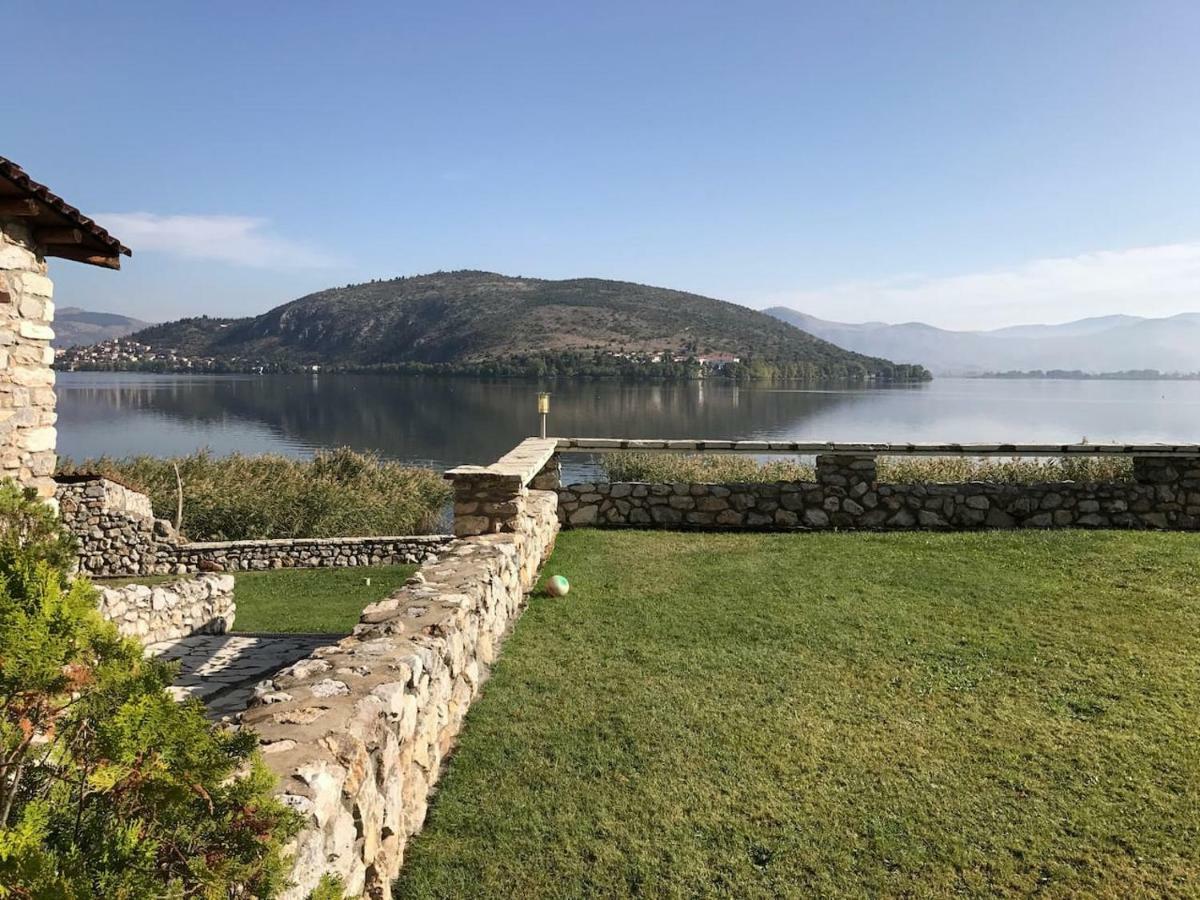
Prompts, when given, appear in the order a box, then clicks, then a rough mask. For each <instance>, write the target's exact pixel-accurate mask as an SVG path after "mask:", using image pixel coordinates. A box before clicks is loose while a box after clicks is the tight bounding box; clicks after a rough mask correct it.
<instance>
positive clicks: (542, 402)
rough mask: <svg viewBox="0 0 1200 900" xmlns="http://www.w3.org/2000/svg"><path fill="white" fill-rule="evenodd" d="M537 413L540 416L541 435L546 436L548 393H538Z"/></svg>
mask: <svg viewBox="0 0 1200 900" xmlns="http://www.w3.org/2000/svg"><path fill="white" fill-rule="evenodd" d="M538 415H539V416H541V417H542V437H545V436H546V416H548V415H550V395H549V394H547V393H545V392H542V393H540V394H538Z"/></svg>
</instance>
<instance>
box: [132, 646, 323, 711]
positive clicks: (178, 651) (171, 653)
mask: <svg viewBox="0 0 1200 900" xmlns="http://www.w3.org/2000/svg"><path fill="white" fill-rule="evenodd" d="M341 637H343V635H340V634H196V635H192V636H191V637H186V638H181V639H180V640H176V641H162V642H160V643H157V644H150V645H148V646H147V647H146V652H147V653H150V654H152V655H154V656H158V657H160V658H162V659H170V660H176V659H177V660H179V661H180V670H179V674H178V675H177V676H176V678H175V684H174V685H173V686H172V687H171V692H172V694H174V695H175V696H176V697H177V698H178V699H183V698H184V697H186V696H188V695H189V694H190V695H192V696H195V697H199V698H200V699H201V700H203V701H204V705H205V706H207V707H208V712H209V715H210V716H211V717H212V718H214V719H222V718H225V717H227V716H232V715H234V714H236V713H239V712H241V711H242V710H244V709H245V708H246V705H247V704H248V703H249V702H250V699H251V698H252V697H253V696H254V686H255V685H256V684H258V682H260V681H262V680H263V679H264V678H269V677H270V676H271V675H273V674H274V673H275V672H278V671H279V670H280V669H282V668H284V667H285V666H290V665H291V664H292V663H294V662H296V661H297V660H300V659H303V658H304V657H306V656H308V655H309V654H310V653H311V652H312V651H313V650H315V649H316V648H317V647H322V646H325V645H326V644H332V643H335V642H336V641H338V640H339V639H340V638H341Z"/></svg>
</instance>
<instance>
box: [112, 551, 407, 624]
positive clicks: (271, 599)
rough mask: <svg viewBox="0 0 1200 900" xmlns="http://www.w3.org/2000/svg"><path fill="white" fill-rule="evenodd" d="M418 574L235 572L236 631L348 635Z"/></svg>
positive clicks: (120, 581) (139, 580)
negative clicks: (371, 608) (369, 610)
mask: <svg viewBox="0 0 1200 900" xmlns="http://www.w3.org/2000/svg"><path fill="white" fill-rule="evenodd" d="M416 570H417V567H416V566H373V567H369V568H365V567H359V568H354V567H350V568H324V569H271V570H269V571H265V572H235V573H233V575H234V589H233V599H234V602H235V603H236V604H237V614H236V615H235V617H234V630H235V631H279V632H290V633H302V634H345V633H349V631H350V630H351V629H352V628H353V627H354V626H355V625H357V624H358V617H359V615H360V614H361V613H362V611H363V607H365V606H366V605H367V604H368V603H374V602H375V601H376V600H382V599H383V598H384V597H386V596H388V595H389V594H390V593H392V591H394V590H396V588H398V587H400V585H402V584H403V583H404V579H406V578H408V576H409V575H411V574H412V573H413V572H415V571H416ZM180 577H188V576H179V575H150V576H139V577H136V578H98V579H96V580H95V581H96V584H98V585H101V586H103V587H120V586H122V585H126V584H148V585H155V584H163V583H166V582H169V581H176V580H178V579H179V578H180ZM368 578H369V579H370V580H371V583H370V584H367V579H368Z"/></svg>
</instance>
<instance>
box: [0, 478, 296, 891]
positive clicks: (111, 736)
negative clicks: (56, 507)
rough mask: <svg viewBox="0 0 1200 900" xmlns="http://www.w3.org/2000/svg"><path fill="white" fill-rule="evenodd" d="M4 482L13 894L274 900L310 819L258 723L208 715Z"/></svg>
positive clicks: (1, 663)
mask: <svg viewBox="0 0 1200 900" xmlns="http://www.w3.org/2000/svg"><path fill="white" fill-rule="evenodd" d="M53 526H54V519H53V515H52V513H51V512H50V511H49V509H48V508H47V507H46V506H45V505H44V504H42V503H40V502H39V501H38V500H36V499H34V498H32V497H29V496H22V495H21V494H20V493H19V492H15V491H14V489H12V488H11V487H6V488H4V489H3V490H0V535H2V536H0V898H5V900H7V898H92V897H97V898H100V897H102V898H129V900H133V898H138V900H140V898H148V897H169V898H185V897H187V898H192V897H203V898H228V897H235V896H238V897H242V896H244V897H250V896H253V897H270V896H272V895H274V894H276V893H277V892H278V891H279V889H280V888H281V887H282V885H283V883H284V876H285V872H286V868H285V861H284V858H283V852H282V848H283V846H284V844H285V843H286V842H287V841H288V840H289V839H290V838H291V836H292V835H294V834H295V833H296V831H297V829H298V828H299V818H298V816H297V815H296V814H295V813H294V812H293V811H291V810H290V809H288V808H287V807H285V806H284V805H283V804H282V803H281V802H280V801H278V800H277V799H275V798H274V796H273V795H272V787H273V778H272V776H271V775H270V773H269V772H268V771H267V770H266V768H265V766H264V765H263V764H262V762H261V760H260V759H259V758H258V755H257V751H256V749H255V747H256V743H257V741H256V738H255V736H254V734H253V733H251V732H245V731H243V732H234V731H231V730H227V729H224V728H222V727H220V726H216V725H213V724H212V723H210V722H208V721H207V720H206V718H205V715H204V709H203V706H202V705H201V704H200V703H199V701H196V700H190V701H187V702H185V703H176V702H175V701H174V700H172V698H171V697H170V696H169V695H168V693H167V692H166V687H167V686H168V685H169V684H170V682H171V678H172V675H173V674H174V671H175V668H174V666H173V665H169V664H166V663H162V662H158V661H155V660H152V659H146V658H144V657H143V655H142V648H141V646H140V645H139V644H138V643H137V642H136V641H133V640H131V639H127V638H122V637H120V636H119V635H118V634H117V631H116V628H115V626H113V625H112V624H111V623H109V622H106V621H104V620H103V619H102V618H101V617H100V615H99V614H98V613H97V611H96V599H97V598H96V593H95V589H94V588H93V587H92V585H91V584H90V583H88V582H87V581H86V580H85V579H82V578H77V579H70V578H69V577H68V576H67V575H66V569H65V568H64V566H63V547H64V545H63V542H62V540H61V538H60V537H59V536H58V534H57V531H56V529H55V528H54V527H53Z"/></svg>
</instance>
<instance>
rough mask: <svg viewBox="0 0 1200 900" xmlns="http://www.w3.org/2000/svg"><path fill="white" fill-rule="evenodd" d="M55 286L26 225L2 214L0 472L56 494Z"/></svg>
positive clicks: (44, 492)
mask: <svg viewBox="0 0 1200 900" xmlns="http://www.w3.org/2000/svg"><path fill="white" fill-rule="evenodd" d="M53 295H54V286H53V284H51V282H50V279H49V278H47V277H46V261H45V260H44V259H43V258H42V256H41V254H40V252H39V250H38V248H37V245H36V244H35V243H34V241H33V237H32V235H31V234H30V231H29V228H28V227H27V226H26V225H24V224H23V223H21V222H20V221H19V220H13V219H2V218H0V477H5V478H12V479H15V480H16V481H17V482H18V483H19V484H22V485H24V486H26V487H32V488H35V489H36V490H37V492H38V494H40V495H41V496H43V497H47V498H49V497H53V496H54V480H53V478H52V476H53V474H54V464H55V461H56V456H55V452H54V448H55V443H56V441H57V432H56V431H55V428H54V424H55V422H56V421H57V414H56V413H55V411H54V404H55V398H54V370H53V369H52V368H51V366H52V364H53V363H54V350H53V349H52V348H51V347H50V341H51V339H52V338H53V337H54V331H53V330H52V329H51V328H50V323H51V322H52V321H53V320H54V301H53V300H52V299H51V298H52V297H53Z"/></svg>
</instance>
